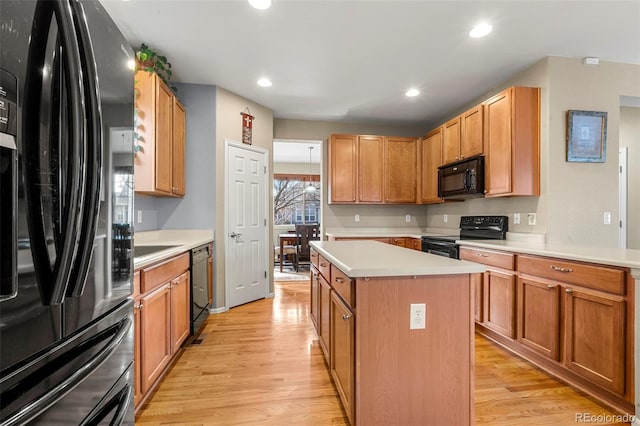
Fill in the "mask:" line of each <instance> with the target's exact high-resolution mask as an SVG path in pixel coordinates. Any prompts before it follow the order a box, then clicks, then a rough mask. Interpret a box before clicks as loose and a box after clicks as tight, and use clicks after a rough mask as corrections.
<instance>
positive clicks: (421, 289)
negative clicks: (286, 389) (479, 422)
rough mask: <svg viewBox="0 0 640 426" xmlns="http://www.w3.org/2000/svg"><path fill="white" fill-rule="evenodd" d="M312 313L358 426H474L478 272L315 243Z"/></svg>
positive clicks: (389, 252) (419, 257) (400, 252)
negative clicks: (474, 279) (475, 277)
mask: <svg viewBox="0 0 640 426" xmlns="http://www.w3.org/2000/svg"><path fill="white" fill-rule="evenodd" d="M311 244H312V263H313V265H314V267H313V268H312V275H313V277H312V282H311V294H312V295H311V299H312V300H311V305H312V306H311V315H312V318H313V320H314V323H315V324H316V330H317V331H318V336H319V342H320V346H321V347H322V349H323V351H324V353H325V356H326V359H327V363H328V365H329V369H330V371H331V375H332V377H333V379H334V383H335V385H336V388H337V390H338V394H339V395H340V398H341V400H342V403H343V406H344V408H345V411H346V413H347V415H348V417H349V420H350V421H351V423H352V424H353V425H367V426H375V425H413V424H434V425H439V424H456V425H465V424H466V425H470V424H473V391H474V382H473V365H474V350H473V339H474V325H473V316H472V306H473V304H472V301H473V294H472V286H471V280H472V276H473V275H474V274H477V273H481V272H483V271H484V267H483V266H481V265H477V264H474V263H471V262H464V261H458V260H452V259H448V258H444V257H440V256H434V255H431V254H427V253H422V252H418V251H414V250H407V249H404V248H400V247H395V246H392V245H389V244H383V243H380V242H376V241H315V242H312V243H311Z"/></svg>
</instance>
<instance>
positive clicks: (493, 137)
mask: <svg viewBox="0 0 640 426" xmlns="http://www.w3.org/2000/svg"><path fill="white" fill-rule="evenodd" d="M483 105H484V120H483V122H484V143H485V147H486V151H485V157H486V160H485V163H486V164H485V193H486V194H485V195H486V196H487V197H499V196H514V195H540V89H538V88H534V87H511V88H509V89H506V90H504V91H502V92H500V93H499V94H497V95H495V96H493V97H492V98H490V99H488V100H487V101H485V102H484V103H483Z"/></svg>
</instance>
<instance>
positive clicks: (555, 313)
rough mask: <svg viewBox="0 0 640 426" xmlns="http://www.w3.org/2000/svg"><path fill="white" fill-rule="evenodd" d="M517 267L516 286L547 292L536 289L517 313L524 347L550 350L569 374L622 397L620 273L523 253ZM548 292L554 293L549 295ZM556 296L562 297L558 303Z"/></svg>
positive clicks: (623, 308) (623, 345)
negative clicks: (526, 286) (532, 286)
mask: <svg viewBox="0 0 640 426" xmlns="http://www.w3.org/2000/svg"><path fill="white" fill-rule="evenodd" d="M518 265H519V267H518V269H519V272H520V273H521V278H520V281H521V282H523V283H532V284H529V286H531V285H537V287H538V288H543V289H545V288H546V289H547V294H542V291H537V293H538V294H537V295H536V296H534V297H532V300H531V301H530V302H531V303H529V304H528V305H527V306H525V309H523V311H522V312H521V314H520V316H521V318H523V320H524V321H525V325H524V327H522V326H521V327H520V328H523V332H522V334H523V337H526V338H527V340H525V341H524V343H525V344H527V345H528V346H534V345H535V349H536V350H537V351H538V352H542V353H544V352H545V350H546V349H547V348H548V347H551V349H554V351H552V353H553V354H556V356H552V358H553V359H557V360H561V361H562V363H563V364H564V365H565V367H566V368H568V369H569V370H571V371H573V372H574V373H577V374H579V375H580V376H582V377H584V378H586V379H588V380H589V381H591V382H593V383H596V384H597V385H599V386H602V387H603V388H606V389H609V390H611V391H613V392H615V393H616V394H619V395H624V393H625V353H626V352H627V344H626V338H625V330H626V327H625V325H626V317H625V315H626V299H625V297H624V295H625V293H626V292H625V290H626V289H625V279H624V271H623V270H621V269H616V268H608V267H603V266H599V265H591V264H584V263H579V262H572V261H566V260H560V259H551V258H544V257H536V256H527V255H520V256H519V259H518ZM536 281H537V284H536ZM551 289H553V293H550V292H549V290H551ZM530 293H531V294H533V293H534V292H531V291H530ZM531 294H530V295H529V297H531ZM561 294H562V295H563V296H562V297H563V298H564V299H563V300H562V304H561V305H560V303H561V296H560V295H561ZM560 306H562V307H563V309H564V310H563V311H561V310H560V309H559V307H560ZM527 308H528V309H527ZM562 312H563V313H564V315H563V316H561V313H562ZM552 317H553V320H552ZM562 317H563V318H564V322H563V323H561V322H560V318H562ZM523 320H521V321H523ZM527 320H530V321H531V320H538V321H539V322H540V324H539V325H537V324H534V323H531V322H530V323H529V324H527V323H526V321H527ZM543 321H544V322H546V323H545V324H544V325H543V324H542V322H543ZM533 327H535V328H533ZM538 328H540V330H538ZM542 328H544V330H542ZM527 332H528V333H529V334H527ZM561 336H564V344H563V347H564V352H563V354H562V357H559V356H558V352H559V351H558V349H557V346H559V344H560V339H561ZM554 346H555V348H554ZM551 349H550V351H551ZM560 358H561V359H560Z"/></svg>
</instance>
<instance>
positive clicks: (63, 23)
mask: <svg viewBox="0 0 640 426" xmlns="http://www.w3.org/2000/svg"><path fill="white" fill-rule="evenodd" d="M54 15H55V18H56V22H57V24H58V37H59V39H60V43H61V45H62V55H61V58H62V64H63V66H64V73H63V74H64V76H65V84H66V89H67V96H68V98H69V104H68V108H69V114H70V119H69V123H70V125H69V140H70V141H71V143H70V145H69V155H68V156H67V157H68V158H67V160H68V161H69V166H68V167H69V173H68V178H67V184H68V186H69V188H70V191H69V192H68V195H67V198H66V200H65V202H64V208H63V212H62V214H61V221H62V223H61V226H60V235H59V241H56V247H57V249H58V250H57V251H58V253H57V255H56V257H55V261H54V263H53V267H52V266H51V264H52V262H51V255H50V253H49V247H48V245H49V244H50V240H48V238H47V235H46V231H45V226H46V223H45V222H46V221H45V208H44V202H43V193H42V187H44V186H45V185H46V182H43V176H42V175H41V174H40V173H41V167H40V163H41V161H42V159H41V152H40V149H39V147H40V138H41V136H40V126H39V125H38V124H37V123H39V122H40V120H41V118H42V117H41V115H42V114H41V104H42V99H41V96H42V93H43V90H42V88H43V75H42V72H41V70H42V69H43V66H44V61H45V55H46V48H47V41H48V37H49V34H48V33H49V28H50V27H51V23H52V21H53V17H54ZM79 64H80V54H79V48H78V41H77V39H76V38H75V36H74V32H73V18H72V16H71V6H70V4H69V2H68V0H65V1H63V2H38V3H37V5H36V8H35V12H34V25H33V30H32V33H31V43H30V44H29V53H28V66H27V75H26V78H25V86H24V92H25V95H24V105H23V116H25V117H31V120H24V121H23V123H22V133H23V142H22V147H23V170H24V180H25V184H24V188H25V199H26V202H27V224H28V228H29V236H30V240H31V253H32V258H33V264H34V270H35V273H36V276H37V280H38V286H39V289H40V294H41V298H42V301H43V303H44V304H46V305H59V304H61V303H62V302H63V300H64V296H65V293H66V288H67V286H68V284H69V279H70V275H71V274H70V272H71V267H72V264H73V259H74V257H75V254H76V251H77V242H76V239H75V236H76V235H78V234H79V229H80V214H81V212H82V198H81V197H80V196H79V192H80V189H81V188H82V187H83V181H84V176H83V173H84V165H83V164H82V162H84V156H85V153H84V152H83V142H82V141H83V139H84V137H85V136H84V133H85V131H86V129H85V126H84V120H85V117H84V112H83V110H82V108H83V105H84V104H85V99H84V93H83V91H82V86H83V84H82V82H83V77H82V70H81V69H80V65H79ZM64 157H65V156H60V159H59V161H62V160H63V159H64ZM79 162H80V163H79ZM61 168H63V167H62V166H61Z"/></svg>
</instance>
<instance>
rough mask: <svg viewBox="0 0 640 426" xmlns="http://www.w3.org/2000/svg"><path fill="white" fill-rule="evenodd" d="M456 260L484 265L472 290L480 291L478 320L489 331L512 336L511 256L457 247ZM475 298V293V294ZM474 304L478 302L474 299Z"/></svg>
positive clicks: (513, 279) (513, 284)
mask: <svg viewBox="0 0 640 426" xmlns="http://www.w3.org/2000/svg"><path fill="white" fill-rule="evenodd" d="M460 259H462V260H470V261H472V262H477V263H481V264H483V265H486V266H487V271H486V272H485V273H484V274H482V276H481V278H479V277H474V279H475V280H478V279H480V280H481V282H480V283H475V284H474V285H475V287H474V290H480V289H481V291H482V301H481V303H482V307H481V308H480V307H476V308H475V310H476V311H479V315H477V316H478V317H479V318H480V322H482V324H483V325H484V326H485V327H487V328H490V329H491V330H493V331H495V332H497V333H500V334H501V335H503V336H505V337H508V338H510V339H513V338H515V321H516V310H515V308H516V276H515V271H514V268H515V257H514V255H513V254H511V253H502V252H497V251H493V250H484V249H470V248H468V247H461V248H460ZM478 297H479V296H478ZM474 303H480V301H479V300H475V301H474Z"/></svg>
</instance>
